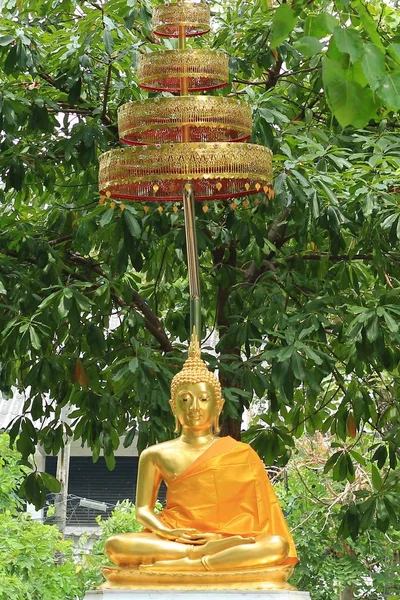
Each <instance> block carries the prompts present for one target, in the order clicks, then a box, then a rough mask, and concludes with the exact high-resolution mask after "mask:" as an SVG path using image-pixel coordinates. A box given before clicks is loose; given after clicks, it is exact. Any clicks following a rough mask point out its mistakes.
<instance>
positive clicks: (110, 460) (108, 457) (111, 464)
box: [104, 454, 116, 471]
mask: <svg viewBox="0 0 400 600" xmlns="http://www.w3.org/2000/svg"><path fill="white" fill-rule="evenodd" d="M104 460H105V461H106V465H107V468H108V469H109V470H110V471H113V470H114V469H115V465H116V461H115V456H114V454H105V455H104Z"/></svg>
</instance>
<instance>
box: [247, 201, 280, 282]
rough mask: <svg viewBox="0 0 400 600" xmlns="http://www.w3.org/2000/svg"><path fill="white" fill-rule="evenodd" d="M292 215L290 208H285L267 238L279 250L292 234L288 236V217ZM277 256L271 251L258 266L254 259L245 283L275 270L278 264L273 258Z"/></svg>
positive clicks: (254, 280)
mask: <svg viewBox="0 0 400 600" xmlns="http://www.w3.org/2000/svg"><path fill="white" fill-rule="evenodd" d="M289 215H290V208H285V209H284V210H283V211H282V213H281V214H280V215H279V217H278V218H277V219H276V220H275V221H274V222H273V223H272V225H271V227H270V230H269V231H268V234H267V240H268V241H269V242H271V244H274V246H275V247H276V248H277V249H278V250H279V249H280V248H282V246H283V245H284V244H285V243H286V241H287V240H288V239H290V236H286V237H285V234H286V229H287V219H288V217H289ZM274 256H275V252H273V251H271V252H270V253H269V254H268V255H267V256H265V258H264V260H263V263H262V265H261V267H257V264H256V262H255V261H253V262H252V263H251V264H250V266H249V267H248V269H247V271H246V273H245V276H244V283H255V282H256V281H257V279H258V278H259V277H260V276H261V275H263V273H265V272H267V271H275V270H276V267H277V265H275V264H274V263H272V262H271V259H272V258H273V257H274Z"/></svg>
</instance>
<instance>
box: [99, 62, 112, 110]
mask: <svg viewBox="0 0 400 600" xmlns="http://www.w3.org/2000/svg"><path fill="white" fill-rule="evenodd" d="M111 69H112V61H111V59H110V62H109V63H108V67H107V77H106V85H105V87H104V96H103V110H102V111H101V120H102V121H103V120H104V119H105V118H106V116H107V102H108V95H109V93H110V85H111Z"/></svg>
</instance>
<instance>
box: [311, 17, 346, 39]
mask: <svg viewBox="0 0 400 600" xmlns="http://www.w3.org/2000/svg"><path fill="white" fill-rule="evenodd" d="M337 26H338V21H337V19H335V17H333V16H332V15H330V14H329V13H326V12H324V13H322V14H320V15H316V16H310V17H307V19H306V20H305V24H304V34H305V35H306V36H310V37H315V38H317V39H319V40H320V39H321V38H322V37H325V36H327V35H328V34H330V33H333V32H334V30H335V27H337Z"/></svg>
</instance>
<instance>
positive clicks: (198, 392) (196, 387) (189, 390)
mask: <svg viewBox="0 0 400 600" xmlns="http://www.w3.org/2000/svg"><path fill="white" fill-rule="evenodd" d="M171 407H172V410H173V412H174V414H175V416H176V418H177V419H178V421H179V423H180V424H181V425H182V426H183V427H186V428H190V429H197V430H200V429H206V428H209V427H211V426H212V425H214V424H215V422H216V419H217V418H218V415H219V413H220V411H221V409H222V406H221V405H220V406H218V405H217V400H216V397H215V392H214V389H213V388H212V386H211V385H210V384H208V383H206V382H204V381H200V382H198V383H182V384H180V385H179V387H178V389H177V391H176V394H175V398H174V399H173V400H171Z"/></svg>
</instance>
